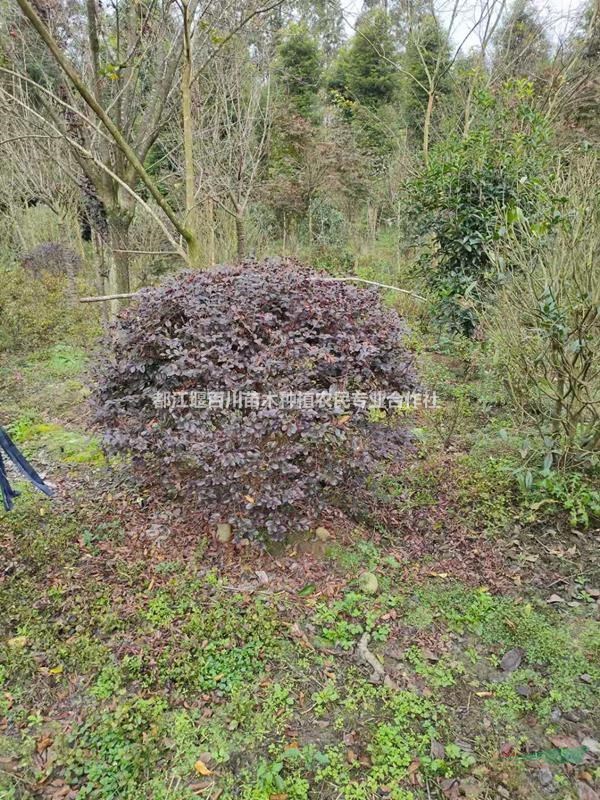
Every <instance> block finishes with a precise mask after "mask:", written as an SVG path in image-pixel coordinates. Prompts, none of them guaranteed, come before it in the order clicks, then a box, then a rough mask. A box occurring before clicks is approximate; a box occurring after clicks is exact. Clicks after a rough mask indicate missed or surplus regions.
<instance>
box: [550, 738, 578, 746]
mask: <svg viewBox="0 0 600 800" xmlns="http://www.w3.org/2000/svg"><path fill="white" fill-rule="evenodd" d="M548 740H549V741H550V742H552V744H553V745H554V747H561V748H562V747H565V748H570V747H579V742H578V741H577V739H574V738H573V737H572V736H549V737H548Z"/></svg>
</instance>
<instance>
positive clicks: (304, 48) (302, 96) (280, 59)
mask: <svg viewBox="0 0 600 800" xmlns="http://www.w3.org/2000/svg"><path fill="white" fill-rule="evenodd" d="M277 66H278V68H279V69H278V72H279V83H280V85H281V87H282V89H283V91H284V93H285V95H286V97H287V98H288V99H289V102H290V105H291V106H292V108H293V110H294V111H295V112H297V113H298V114H300V116H302V117H305V118H306V119H310V120H313V121H316V120H317V118H318V116H319V89H320V87H321V77H322V64H321V53H320V51H319V45H318V42H317V40H316V39H315V38H314V37H313V36H311V34H310V33H309V31H308V29H307V28H306V26H305V25H302V24H298V23H292V24H291V25H289V26H288V28H287V29H286V30H285V31H284V32H283V35H282V38H281V42H280V44H279V47H278V49H277Z"/></svg>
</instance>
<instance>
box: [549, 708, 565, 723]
mask: <svg viewBox="0 0 600 800" xmlns="http://www.w3.org/2000/svg"><path fill="white" fill-rule="evenodd" d="M561 717H562V711H561V710H560V708H553V709H552V711H551V712H550V720H551V722H558V721H559V719H560V718H561Z"/></svg>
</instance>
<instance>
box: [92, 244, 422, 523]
mask: <svg viewBox="0 0 600 800" xmlns="http://www.w3.org/2000/svg"><path fill="white" fill-rule="evenodd" d="M403 333H404V326H403V324H402V321H401V319H400V318H399V316H398V315H397V313H396V312H395V311H393V310H390V309H387V308H385V307H384V306H383V305H382V303H381V301H380V299H379V297H378V295H377V292H375V291H372V290H366V289H363V288H357V287H355V286H353V285H350V284H348V283H342V282H336V281H332V280H328V279H327V278H326V277H325V276H323V275H320V274H319V273H317V272H315V271H313V270H311V269H309V268H306V267H303V266H301V265H299V264H298V263H297V262H294V261H290V260H275V259H270V260H267V261H265V262H263V263H260V264H257V263H255V262H248V263H243V264H240V265H236V266H225V267H218V268H215V269H212V270H210V271H206V272H184V273H181V274H179V275H178V276H177V277H175V278H172V279H171V280H169V281H167V282H166V283H165V284H164V285H162V286H160V287H159V288H157V289H149V290H145V291H143V292H142V293H141V294H140V296H139V299H137V300H136V302H135V303H134V305H133V306H132V307H131V308H130V309H128V310H127V311H125V312H123V313H122V315H121V316H120V318H119V319H118V320H117V322H116V323H115V324H114V326H113V328H112V330H111V332H110V334H109V337H108V338H107V340H106V342H105V350H104V352H103V355H102V358H101V359H99V360H98V365H97V368H96V373H97V384H96V388H95V396H94V399H95V405H96V407H97V411H98V419H99V421H100V423H101V424H102V426H103V427H104V429H105V430H106V439H107V443H108V445H109V447H111V448H112V449H113V450H115V451H120V452H125V453H130V454H131V455H132V457H133V459H134V461H135V462H136V463H137V465H138V466H139V467H140V472H141V475H142V476H146V478H148V479H151V480H155V479H157V478H158V479H160V481H161V482H162V483H163V484H164V485H165V486H166V487H168V488H176V489H177V490H179V491H181V492H182V493H183V494H184V495H185V496H186V497H187V498H188V499H190V498H192V499H193V501H194V503H196V502H199V503H200V504H201V505H202V506H203V507H204V509H205V510H206V512H207V517H209V518H210V519H211V521H212V522H230V523H231V524H232V526H233V529H234V531H235V534H236V536H238V537H239V536H248V537H254V536H256V535H262V534H266V535H267V536H269V537H271V538H280V537H281V536H283V535H284V534H285V533H287V532H289V531H292V530H301V529H303V528H306V527H307V526H309V525H311V524H312V523H314V521H315V520H316V519H317V518H318V516H319V514H320V512H321V511H322V509H323V507H324V505H325V504H326V503H328V502H331V501H332V499H335V496H336V494H338V496H339V495H340V493H344V494H345V495H346V496H347V495H348V494H349V493H351V492H352V491H353V489H354V488H355V487H357V486H358V485H360V483H361V482H362V481H364V478H365V476H366V475H367V474H368V471H369V469H370V466H371V465H372V463H373V458H376V457H377V456H378V454H381V453H382V452H383V451H384V449H385V448H386V446H387V445H389V441H386V440H388V439H389V437H388V435H387V432H386V435H385V436H384V437H381V436H380V435H379V436H377V435H375V436H372V435H371V434H372V433H373V432H374V430H375V429H376V428H377V427H378V426H376V425H373V424H372V423H370V422H369V414H368V411H367V410H363V409H356V408H351V409H350V410H346V411H343V410H335V409H333V408H325V407H323V408H312V409H311V408H303V409H298V408H290V409H280V408H278V409H269V408H260V409H251V408H242V409H234V410H226V411H223V410H222V409H219V408H200V409H198V408H175V409H172V408H167V409H157V408H156V405H155V398H156V396H157V394H160V393H165V392H167V393H169V392H177V391H200V392H202V391H211V392H212V391H239V392H252V391H253V392H258V393H260V394H263V395H265V394H268V393H275V394H277V393H279V392H288V391H289V392H311V391H315V392H316V391H327V390H330V389H332V388H333V389H335V390H338V391H348V392H355V391H363V392H370V391H377V390H382V391H383V390H385V391H386V392H387V391H399V392H404V391H407V390H410V389H411V388H413V387H414V386H415V377H414V372H413V367H412V360H411V357H410V354H409V353H408V351H407V350H406V348H405V347H404V345H403V344H402V337H403ZM379 428H380V426H379ZM386 430H387V431H389V432H390V436H391V429H386ZM379 433H381V430H379ZM405 440H406V437H405V435H404V433H403V432H401V433H400V436H399V441H400V442H401V443H404V442H405Z"/></svg>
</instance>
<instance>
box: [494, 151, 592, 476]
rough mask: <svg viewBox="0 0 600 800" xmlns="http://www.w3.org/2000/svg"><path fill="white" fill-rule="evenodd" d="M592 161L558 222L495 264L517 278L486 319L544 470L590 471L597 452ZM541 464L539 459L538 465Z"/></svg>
mask: <svg viewBox="0 0 600 800" xmlns="http://www.w3.org/2000/svg"><path fill="white" fill-rule="evenodd" d="M597 169H598V159H597V157H589V158H586V159H584V160H583V161H582V162H581V163H580V164H576V165H575V166H573V167H572V169H571V172H570V174H569V175H567V176H566V177H565V178H564V179H563V182H562V185H561V186H560V188H561V189H563V190H564V193H565V195H567V196H569V197H570V207H569V209H568V212H567V213H566V214H565V219H564V220H563V222H562V223H561V224H560V225H559V226H557V227H556V228H555V229H554V230H553V231H551V232H548V233H545V234H544V233H543V232H542V233H540V232H539V231H538V230H537V229H536V228H535V227H534V226H532V225H526V226H523V228H522V230H521V231H520V234H519V236H516V235H512V236H510V237H508V239H507V240H506V243H505V246H504V248H503V251H502V255H503V257H504V259H505V260H506V261H509V262H510V263H511V264H512V265H513V268H514V270H515V277H514V279H513V280H512V281H511V282H510V283H509V284H508V285H507V286H506V287H505V289H504V290H503V291H502V292H500V294H499V296H498V298H497V302H496V304H495V307H494V308H493V309H491V310H490V311H489V312H488V315H487V319H488V323H489V331H490V339H491V341H492V344H493V348H494V366H495V369H496V370H497V372H498V373H499V374H500V375H502V376H503V377H504V378H505V380H506V383H507V385H508V388H509V390H510V394H511V397H512V399H513V402H514V403H515V405H516V406H517V407H518V408H519V410H520V411H521V412H522V413H523V414H524V415H526V416H527V417H528V418H529V419H530V420H532V421H533V422H534V423H535V425H536V427H537V429H538V431H539V440H540V449H542V448H543V451H544V453H543V455H545V456H546V468H547V469H550V468H551V467H553V466H558V467H561V468H562V467H565V466H572V465H574V464H575V465H578V466H583V465H585V466H586V467H589V466H594V465H595V464H597V461H598V450H599V448H600V372H599V371H598V352H599V350H600V310H599V309H600V283H599V281H598V277H597V269H598V260H599V258H600V191H599V190H598V187H597V181H596V176H597ZM542 457H543V456H542Z"/></svg>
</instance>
